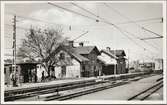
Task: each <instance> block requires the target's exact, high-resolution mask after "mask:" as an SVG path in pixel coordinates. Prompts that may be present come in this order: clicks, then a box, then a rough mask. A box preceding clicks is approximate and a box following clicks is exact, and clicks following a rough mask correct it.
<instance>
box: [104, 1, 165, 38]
mask: <svg viewBox="0 0 167 105" xmlns="http://www.w3.org/2000/svg"><path fill="white" fill-rule="evenodd" d="M104 5H105V6H106V7H108V8H110V9H112V10H113V11H115V12H116V13H118V14H119V15H120V16H122V17H124V18H126V19H127V20H129V21H131V22H132V23H134V24H135V25H136V26H138V27H139V28H141V29H143V30H146V31H148V29H147V28H145V27H143V26H141V25H139V24H138V23H137V22H135V21H133V20H132V19H130V18H129V17H127V16H125V15H124V14H122V13H121V12H119V11H118V10H116V9H115V8H113V7H111V6H110V5H108V4H106V3H104ZM148 32H150V30H149V31H148ZM150 33H152V34H154V35H156V36H157V35H158V36H162V35H159V34H157V33H155V32H150Z"/></svg>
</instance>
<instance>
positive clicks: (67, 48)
mask: <svg viewBox="0 0 167 105" xmlns="http://www.w3.org/2000/svg"><path fill="white" fill-rule="evenodd" d="M60 50H64V51H66V52H67V53H68V54H70V55H71V56H72V57H74V58H75V59H76V60H78V61H79V62H83V61H89V59H87V58H85V57H83V56H82V55H80V54H78V53H77V51H75V48H73V47H70V46H62V45H61V46H59V47H58V48H57V50H56V53H58V52H59V51H60Z"/></svg>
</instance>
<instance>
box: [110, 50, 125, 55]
mask: <svg viewBox="0 0 167 105" xmlns="http://www.w3.org/2000/svg"><path fill="white" fill-rule="evenodd" d="M110 52H111V53H112V54H114V55H116V56H126V54H125V52H124V50H110Z"/></svg>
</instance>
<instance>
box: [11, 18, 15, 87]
mask: <svg viewBox="0 0 167 105" xmlns="http://www.w3.org/2000/svg"><path fill="white" fill-rule="evenodd" d="M12 66H13V67H12V69H13V72H14V78H16V15H14V18H13V62H12ZM13 85H16V84H13Z"/></svg>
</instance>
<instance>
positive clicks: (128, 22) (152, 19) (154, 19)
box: [117, 17, 162, 25]
mask: <svg viewBox="0 0 167 105" xmlns="http://www.w3.org/2000/svg"><path fill="white" fill-rule="evenodd" d="M156 20H160V21H158V22H156V23H162V17H157V18H148V19H141V20H134V21H126V22H120V23H117V24H118V25H121V24H131V23H133V22H136V23H139V22H148V21H156ZM149 23H150V22H149Z"/></svg>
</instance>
